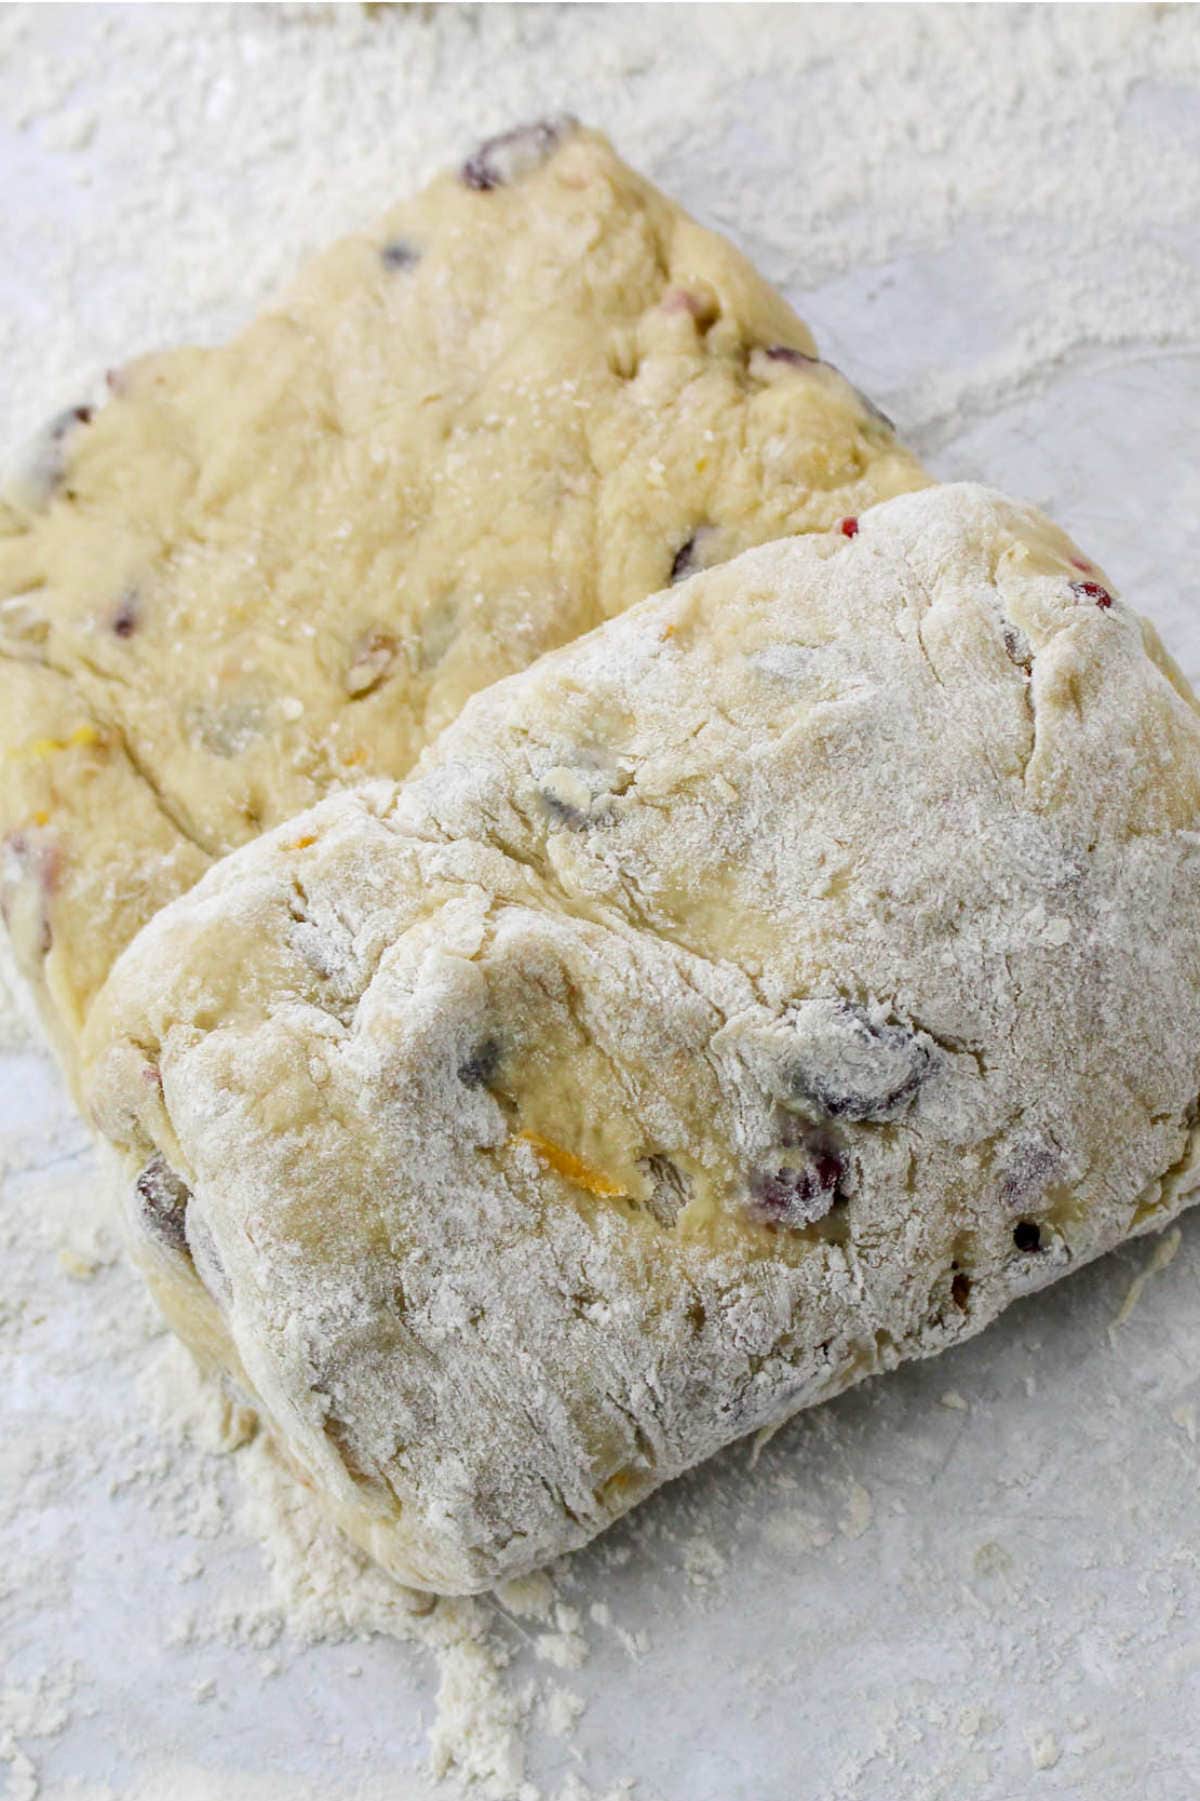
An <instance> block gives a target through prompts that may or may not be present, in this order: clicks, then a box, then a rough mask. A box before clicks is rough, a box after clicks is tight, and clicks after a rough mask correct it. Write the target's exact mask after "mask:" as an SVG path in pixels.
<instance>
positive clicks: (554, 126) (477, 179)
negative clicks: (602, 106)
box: [462, 113, 577, 194]
mask: <svg viewBox="0 0 1200 1801" xmlns="http://www.w3.org/2000/svg"><path fill="white" fill-rule="evenodd" d="M576 124H577V121H576V120H575V119H573V118H571V117H570V115H569V114H566V113H564V114H562V115H561V116H559V117H558V118H554V119H539V120H537V121H536V122H535V123H534V124H532V125H518V126H516V127H514V129H513V130H512V131H502V132H501V133H500V134H499V136H498V137H494V138H488V139H486V141H485V142H484V143H482V144H481V145H480V146H479V148H478V150H476V151H475V152H474V154H473V155H472V156H469V157H468V158H467V160H466V162H465V163H464V164H463V166H462V179H463V181H464V183H465V184H466V186H467V187H469V188H474V189H475V190H476V192H478V193H481V194H486V193H488V192H490V191H491V189H492V188H502V187H507V186H508V185H509V184H510V183H511V182H514V181H519V180H520V179H521V177H522V176H523V175H529V174H531V173H532V172H533V170H534V169H537V168H540V167H541V165H542V164H543V163H544V162H545V161H546V159H547V157H550V156H552V155H553V154H554V152H555V151H556V150H557V149H558V147H559V145H560V144H561V143H562V141H563V139H564V138H566V137H568V136H569V135H570V133H571V132H572V131H574V130H575V127H576Z"/></svg>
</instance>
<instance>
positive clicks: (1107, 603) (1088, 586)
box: [1071, 582, 1112, 608]
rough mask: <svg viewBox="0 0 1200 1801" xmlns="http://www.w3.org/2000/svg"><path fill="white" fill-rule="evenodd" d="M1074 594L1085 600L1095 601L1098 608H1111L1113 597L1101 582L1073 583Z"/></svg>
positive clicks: (1072, 590)
mask: <svg viewBox="0 0 1200 1801" xmlns="http://www.w3.org/2000/svg"><path fill="white" fill-rule="evenodd" d="M1071 592H1072V594H1078V595H1080V596H1081V597H1082V598H1083V599H1085V600H1094V601H1095V603H1096V605H1097V606H1098V607H1105V608H1107V607H1111V605H1112V595H1111V594H1110V593H1109V591H1108V589H1107V588H1102V587H1101V586H1100V583H1099V582H1072V583H1071Z"/></svg>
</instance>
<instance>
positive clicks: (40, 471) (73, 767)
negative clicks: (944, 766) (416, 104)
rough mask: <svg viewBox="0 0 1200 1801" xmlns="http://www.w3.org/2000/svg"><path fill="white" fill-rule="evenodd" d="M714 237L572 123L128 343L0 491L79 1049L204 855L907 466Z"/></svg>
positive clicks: (20, 887)
mask: <svg viewBox="0 0 1200 1801" xmlns="http://www.w3.org/2000/svg"><path fill="white" fill-rule="evenodd" d="M814 355H815V350H814V346H813V343H812V339H811V337H810V336H809V333H808V331H807V330H806V329H805V327H804V326H803V325H802V324H801V322H800V321H799V320H798V319H797V318H796V316H795V315H794V314H793V312H792V311H791V309H790V308H789V307H788V306H787V305H786V304H785V303H784V302H783V300H781V299H780V297H779V296H778V295H777V294H775V293H773V292H772V290H771V289H770V288H769V287H768V286H767V285H766V284H765V283H764V282H762V281H761V280H760V279H759V277H758V276H757V275H756V274H755V273H754V271H753V270H752V269H751V268H750V267H749V265H748V264H747V263H746V262H745V260H744V259H743V258H742V257H741V256H740V255H739V254H738V253H737V251H735V250H734V249H733V248H732V247H731V246H730V245H729V244H728V243H726V242H725V241H724V240H723V239H721V238H719V237H716V236H714V235H713V234H712V233H710V232H707V231H704V230H702V229H701V228H700V227H699V226H697V225H696V224H694V223H693V222H692V221H691V220H690V219H688V218H686V217H685V216H684V215H683V214H682V213H681V212H680V211H679V210H678V209H677V208H676V207H675V206H673V205H672V204H671V203H670V202H669V201H668V200H666V199H664V198H663V197H662V195H660V194H658V193H657V192H656V191H655V190H654V189H653V188H652V187H650V186H649V185H648V184H647V183H646V182H644V181H642V180H641V179H639V177H638V176H636V175H634V174H633V173H632V172H631V171H630V170H629V169H627V168H626V167H625V166H624V165H623V164H622V163H621V162H620V161H619V159H618V158H617V157H616V156H615V155H614V153H613V151H612V150H611V149H610V148H609V146H608V144H607V143H606V142H605V141H604V140H603V139H602V138H600V137H598V136H596V135H595V134H594V133H591V132H587V131H583V130H578V129H574V128H573V127H572V126H571V125H570V124H569V123H551V124H550V125H548V126H542V127H537V128H533V129H532V130H527V131H525V132H523V133H516V134H512V135H511V136H510V137H508V138H506V139H504V140H500V141H499V142H496V143H493V144H492V145H490V146H487V147H485V148H484V149H483V150H482V151H481V152H480V153H478V154H477V156H476V157H475V158H473V159H471V161H470V162H469V163H468V164H467V165H466V166H465V168H464V170H462V171H459V172H457V173H453V174H447V175H445V176H443V177H441V178H440V179H439V180H437V181H435V182H434V183H433V185H432V186H431V187H430V188H429V189H428V190H427V191H426V192H425V193H424V194H423V195H421V196H420V197H419V198H418V199H416V200H414V201H412V202H410V203H408V204H406V205H403V206H401V207H399V208H397V209H396V210H395V211H394V212H393V213H391V214H389V215H388V216H387V217H386V218H385V219H384V220H383V221H382V222H381V223H380V225H379V226H378V227H377V228H376V229H375V230H374V231H372V232H369V233H367V234H366V235H364V236H361V237H354V238H350V239H347V240H346V241H345V242H343V243H341V244H339V245H337V246H336V247H335V248H334V249H333V250H331V251H330V252H329V253H328V254H327V255H325V256H323V257H321V258H320V259H319V260H318V261H317V262H316V263H315V264H314V265H313V266H312V267H311V268H310V269H309V270H308V272H307V273H306V274H305V275H304V276H303V278H302V279H301V280H300V281H299V283H298V284H297V286H296V287H295V288H294V290H293V291H292V292H291V293H290V294H289V295H288V296H287V297H286V299H285V300H284V302H283V303H282V305H281V306H280V307H278V308H277V309H276V310H274V311H272V312H270V313H268V314H267V315H266V316H264V317H263V318H261V319H260V320H259V321H258V322H257V323H256V324H254V325H252V326H251V327H250V329H249V330H248V331H246V332H245V333H244V334H243V335H242V336H241V337H240V338H239V339H237V340H236V341H235V342H234V343H232V344H231V345H229V346H228V347H226V348H223V349H217V350H174V351H168V352H166V353H164V354H162V355H157V356H151V357H147V358H145V359H143V360H141V361H139V362H136V363H134V364H132V365H131V366H130V367H128V368H126V369H123V370H121V371H119V372H117V373H116V374H115V375H114V376H113V378H112V383H111V385H112V394H111V397H110V398H109V400H108V402H107V404H106V405H105V406H104V407H103V408H102V409H100V410H99V411H98V412H96V413H95V414H94V416H93V417H91V418H90V419H82V420H81V419H78V418H76V417H74V416H73V415H64V416H63V418H62V419H60V420H59V421H57V422H56V424H55V427H54V428H53V429H52V431H51V432H50V433H49V434H48V436H47V438H46V440H45V442H44V443H43V445H42V446H41V448H40V451H39V453H38V455H37V456H36V458H35V459H34V462H33V466H32V468H31V471H30V474H29V478H28V480H27V481H26V482H25V484H24V488H23V490H22V491H21V492H20V493H19V494H18V496H17V498H16V501H15V503H14V504H13V505H11V506H10V507H9V509H8V511H7V512H6V513H4V514H3V516H2V517H0V838H3V840H4V848H3V857H2V863H0V882H2V888H0V897H2V899H3V904H4V911H5V914H6V917H7V919H8V923H9V929H10V932H11V934H12V937H13V941H14V944H15V947H16V950H17V954H18V957H19V960H20V962H21V965H22V967H23V969H24V972H25V974H26V975H27V977H28V978H29V979H30V981H31V982H32V983H33V985H34V987H35V990H36V991H37V993H38V996H39V999H40V1001H41V1004H42V1008H43V1012H44V1015H45V1018H46V1021H47V1025H48V1028H49V1030H50V1032H51V1035H52V1037H53V1038H54V1040H55V1042H56V1043H57V1045H58V1047H59V1050H60V1053H61V1055H62V1057H63V1058H64V1061H65V1062H66V1064H67V1066H68V1069H71V1068H72V1067H73V1064H74V1056H75V1045H76V1040H77V1037H78V1033H79V1031H80V1029H81V1026H82V1022H83V1020H84V1018H85V1016H86V1013H87V1009H88V1007H89V1005H90V1003H91V1000H92V997H93V995H94V994H95V992H96V989H97V988H98V986H99V984H100V983H101V982H102V981H103V979H104V977H105V975H106V973H107V971H108V969H109V967H110V966H111V963H112V961H113V959H114V957H115V956H116V955H117V953H118V952H119V951H120V950H121V949H122V947H123V946H124V945H125V944H126V943H127V942H128V941H129V940H130V938H131V937H132V936H133V935H134V933H135V932H136V931H137V929H138V928H139V927H140V926H141V925H142V924H143V923H144V922H145V921H146V920H147V919H149V918H150V917H151V916H152V915H153V914H154V912H155V911H156V910H157V909H158V908H159V907H160V906H162V905H163V904H164V903H165V902H166V901H168V900H170V899H171V898H173V897H174V896H175V895H177V894H179V893H181V892H182V891H183V890H185V889H186V888H188V887H189V886H190V885H191V883H192V882H194V881H195V880H196V878H197V877H198V876H199V874H200V873H201V872H202V871H203V870H204V869H205V868H206V867H207V866H208V864H209V863H210V862H211V861H212V859H213V858H215V857H217V856H220V855H221V854H223V853H224V852H225V851H227V850H229V849H231V848H232V847H234V846H236V845H239V844H242V843H244V842H245V841H246V840H248V839H250V838H253V837H254V836H255V835H256V834H257V833H258V832H259V831H261V830H262V829H263V828H264V827H266V826H271V825H274V824H275V823H277V822H278V821H279V820H281V819H284V818H286V817H287V816H288V815H289V814H291V813H293V812H295V811H297V810H298V809H300V808H303V807H305V806H307V805H309V804H311V803H312V802H313V801H315V800H317V799H319V798H320V797H321V796H322V795H324V794H326V793H328V792H329V791H331V790H332V789H335V788H337V787H338V786H339V785H341V784H343V783H345V782H347V781H352V780H356V779H359V778H361V777H363V776H368V775H376V774H385V775H389V776H399V775H402V774H403V773H404V772H405V771H406V770H407V769H408V768H409V767H410V765H411V764H412V762H413V760H414V758H415V757H416V756H417V755H418V753H419V752H420V750H421V749H422V747H423V746H424V745H425V744H426V743H427V742H429V740H430V738H431V737H432V736H433V735H434V734H435V733H436V732H437V731H438V730H440V728H441V727H442V726H444V725H446V724H447V723H448V722H449V721H450V720H452V719H453V718H454V717H455V716H456V714H457V713H458V711H459V709H460V708H461V706H462V704H463V702H464V701H465V700H466V699H467V698H468V697H469V696H470V695H471V694H473V693H474V692H475V691H476V690H477V689H479V688H481V687H483V686H485V685H486V684H488V683H489V682H492V681H494V680H495V679H496V678H497V677H500V676H504V675H507V674H509V673H510V672H511V671H514V670H517V669H521V668H523V667H525V666H526V665H527V664H529V663H530V662H532V661H533V660H534V658H536V657H537V656H539V655H540V654H541V653H542V652H543V651H546V650H548V649H551V648H553V647H555V646H557V645H560V644H563V643H565V642H566V641H568V640H570V639H571V638H574V637H576V636H577V635H578V634H579V633H581V632H583V631H586V630H588V629H589V628H591V627H592V626H594V625H596V624H597V623H598V622H600V621H601V620H604V619H606V618H609V617H611V616H612V615H614V614H617V613H620V612H622V611H623V610H624V609H625V608H626V607H628V606H629V605H630V604H631V603H632V602H634V601H637V600H640V599H642V598H643V597H644V596H645V595H647V594H648V593H651V592H653V591H654V590H655V589H657V588H660V587H662V586H663V585H664V584H665V583H666V582H667V581H668V580H669V579H670V577H671V573H672V569H673V567H675V568H677V569H678V570H679V571H680V572H686V571H688V570H691V569H695V568H699V567H703V566H706V565H708V564H711V563H714V562H717V561H720V560H723V559H724V558H727V557H729V556H731V555H733V554H734V553H736V552H737V551H739V550H741V549H743V548H744V547H745V546H747V545H752V544H755V543H758V542H760V541H762V540H764V539H768V538H773V537H777V536H783V535H786V534H789V533H795V532H805V531H810V530H812V529H814V528H823V527H825V526H827V525H829V524H830V523H831V522H833V521H835V520H836V519H837V518H838V517H839V516H841V515H843V514H854V513H857V512H858V511H860V510H861V509H862V508H863V507H865V506H867V505H869V504H870V503H871V502H872V501H875V500H878V499H880V498H883V497H885V496H887V495H890V494H895V493H898V492H900V491H902V490H905V489H909V488H913V487H916V486H918V485H920V484H921V483H922V482H923V481H924V479H925V478H924V477H923V475H922V472H921V470H920V468H919V466H918V465H917V463H916V462H915V461H914V460H913V458H912V457H911V456H910V455H909V454H908V453H907V452H905V451H904V450H903V449H901V448H900V447H899V446H898V445H897V443H896V441H895V438H894V436H893V434H892V432H891V430H890V429H889V427H888V425H887V423H886V421H884V420H883V419H882V418H881V416H880V415H878V414H877V413H876V412H875V411H874V410H873V409H872V408H871V407H870V405H869V403H867V402H865V401H864V400H863V399H862V398H861V396H859V395H858V394H857V393H856V392H855V390H854V389H853V388H852V387H851V386H850V385H849V384H848V383H847V382H846V381H844V380H843V379H842V378H841V377H840V376H839V375H838V373H837V372H836V371H835V370H833V369H832V368H830V367H828V366H827V365H825V364H823V363H820V362H817V361H814V360H811V359H812V358H813V357H814Z"/></svg>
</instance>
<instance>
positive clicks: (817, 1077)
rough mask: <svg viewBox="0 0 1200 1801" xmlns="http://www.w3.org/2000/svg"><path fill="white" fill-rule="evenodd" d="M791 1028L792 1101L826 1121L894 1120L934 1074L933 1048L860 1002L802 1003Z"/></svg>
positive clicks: (795, 1010)
mask: <svg viewBox="0 0 1200 1801" xmlns="http://www.w3.org/2000/svg"><path fill="white" fill-rule="evenodd" d="M790 1023H791V1024H792V1026H793V1027H794V1031H795V1044H796V1048H795V1050H794V1051H793V1053H792V1055H791V1056H790V1058H789V1060H788V1064H787V1069H786V1082H787V1088H788V1096H789V1099H788V1102H786V1103H785V1104H792V1103H799V1104H800V1105H801V1106H803V1107H807V1108H810V1109H812V1110H813V1111H815V1112H816V1113H817V1114H818V1115H820V1116H823V1117H824V1118H826V1119H846V1120H875V1121H880V1120H889V1119H894V1118H895V1117H896V1115H897V1114H899V1113H901V1112H902V1111H903V1109H904V1108H905V1107H906V1106H908V1104H909V1103H910V1101H912V1099H913V1098H914V1096H915V1095H916V1093H917V1090H918V1089H919V1088H920V1087H921V1084H922V1083H923V1082H924V1081H925V1079H926V1077H927V1076H928V1075H929V1073H930V1071H931V1069H932V1067H933V1057H932V1054H931V1051H930V1049H929V1046H928V1044H927V1043H926V1042H924V1041H923V1039H922V1037H921V1036H920V1035H919V1034H918V1033H916V1032H914V1031H913V1030H912V1029H911V1028H910V1027H908V1026H904V1025H897V1024H895V1023H892V1022H890V1021H887V1020H886V1019H884V1018H883V1017H882V1016H881V1013H880V1011H879V1010H875V1011H873V1012H869V1011H868V1010H867V1008H866V1007H861V1006H859V1005H858V1004H857V1003H856V1002H852V1001H843V1000H838V1001H834V1000H812V1001H801V1002H799V1003H798V1005H797V1006H796V1007H794V1008H793V1009H792V1012H791V1016H790Z"/></svg>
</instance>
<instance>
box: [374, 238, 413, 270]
mask: <svg viewBox="0 0 1200 1801" xmlns="http://www.w3.org/2000/svg"><path fill="white" fill-rule="evenodd" d="M379 260H380V262H381V263H382V264H383V266H384V268H385V269H389V270H391V271H392V273H393V274H398V273H399V271H400V270H402V269H415V268H416V266H417V264H418V263H419V262H420V260H421V252H420V251H419V250H418V249H416V247H415V246H414V245H412V244H410V243H409V242H408V241H407V239H405V238H392V239H391V240H390V242H388V243H386V244H384V245H382V246H381V247H380V251H379Z"/></svg>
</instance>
